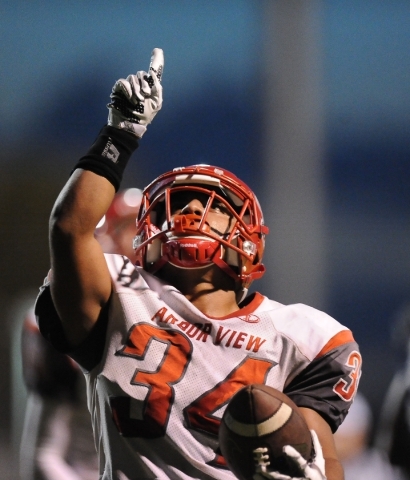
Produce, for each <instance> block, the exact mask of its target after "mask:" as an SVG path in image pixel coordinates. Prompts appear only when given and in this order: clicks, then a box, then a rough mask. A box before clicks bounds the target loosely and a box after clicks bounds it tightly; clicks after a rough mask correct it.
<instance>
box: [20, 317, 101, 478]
mask: <svg viewBox="0 0 410 480" xmlns="http://www.w3.org/2000/svg"><path fill="white" fill-rule="evenodd" d="M22 357H23V376H24V382H25V384H26V387H27V390H28V397H27V407H26V415H25V421H24V427H23V434H22V439H21V445H20V478H21V479H22V480H97V479H98V460H97V454H96V449H95V446H94V439H93V433H92V428H91V420H90V414H89V412H88V409H87V400H86V390H85V381H84V375H83V374H82V372H81V370H80V368H79V367H78V366H77V364H76V363H75V362H74V361H72V360H71V359H70V358H69V357H67V356H65V355H62V354H60V353H58V352H57V351H56V350H55V349H54V348H53V347H52V346H51V344H49V343H48V342H47V341H46V340H45V339H44V338H43V337H42V335H41V334H40V332H39V330H38V328H37V324H36V320H35V317H34V312H33V310H29V311H28V312H27V315H26V318H25V319H24V324H23V331H22Z"/></svg>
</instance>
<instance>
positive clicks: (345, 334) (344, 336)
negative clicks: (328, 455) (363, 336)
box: [316, 330, 355, 358]
mask: <svg viewBox="0 0 410 480" xmlns="http://www.w3.org/2000/svg"><path fill="white" fill-rule="evenodd" d="M354 341H355V339H354V338H353V334H352V332H351V331H350V330H343V331H341V332H339V333H337V334H336V335H335V336H334V337H332V338H331V339H330V340H329V341H328V342H327V343H326V345H325V346H324V347H323V348H322V350H320V352H319V353H318V354H317V355H316V358H319V357H322V356H323V355H326V353H327V352H330V350H333V349H334V348H336V347H339V346H340V345H344V344H345V343H351V342H354Z"/></svg>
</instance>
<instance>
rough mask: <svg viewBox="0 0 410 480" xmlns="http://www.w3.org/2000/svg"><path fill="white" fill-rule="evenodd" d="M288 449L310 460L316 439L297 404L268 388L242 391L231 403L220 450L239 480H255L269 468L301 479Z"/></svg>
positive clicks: (223, 429)
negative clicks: (253, 479) (261, 472)
mask: <svg viewBox="0 0 410 480" xmlns="http://www.w3.org/2000/svg"><path fill="white" fill-rule="evenodd" d="M284 445H291V446H292V447H293V448H295V449H296V450H297V451H298V452H299V453H300V454H301V455H302V456H303V457H304V458H305V459H306V460H310V458H311V454H312V437H311V434H310V431H309V428H308V426H307V423H306V421H305V419H304V417H303V415H302V414H301V412H300V411H299V409H298V407H297V406H296V405H295V403H293V402H292V400H291V399H290V398H289V397H288V396H287V395H285V394H284V393H282V392H280V391H279V390H276V389H275V388H272V387H268V386H267V385H257V384H254V385H249V386H246V387H244V388H242V389H241V390H239V391H238V392H237V393H236V394H235V395H234V396H233V397H232V399H231V400H230V402H229V403H228V405H227V407H226V409H225V412H224V414H223V417H222V422H221V425H220V428H219V447H220V449H221V453H222V455H223V456H224V458H225V461H226V463H227V465H228V467H229V468H230V469H231V471H232V472H233V473H234V474H235V476H236V477H238V478H239V479H240V480H252V476H253V474H254V473H255V472H256V471H257V469H262V470H264V469H265V468H266V470H268V471H269V470H270V471H272V470H275V471H278V472H281V473H283V474H285V475H289V476H290V477H300V476H301V472H300V469H299V468H298V467H296V466H295V465H294V464H293V463H292V462H290V461H289V459H288V457H287V456H286V455H285V454H284V453H283V451H282V448H283V446H284Z"/></svg>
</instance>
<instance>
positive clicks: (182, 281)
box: [158, 264, 239, 318]
mask: <svg viewBox="0 0 410 480" xmlns="http://www.w3.org/2000/svg"><path fill="white" fill-rule="evenodd" d="M159 273H160V275H158V276H160V277H161V278H162V279H163V280H165V281H166V282H168V283H170V284H171V285H173V286H174V287H176V288H177V289H178V290H179V291H180V292H181V293H182V294H183V295H185V297H186V298H187V299H188V300H189V301H190V302H191V303H192V304H193V305H195V307H196V308H198V310H200V311H201V312H202V313H204V314H205V315H208V316H210V317H217V318H218V317H224V316H226V315H229V314H230V313H233V312H236V311H237V310H239V307H238V304H237V302H236V293H235V290H234V288H235V282H234V280H233V279H232V278H231V277H229V276H228V275H227V274H225V273H223V272H222V271H221V270H220V269H219V268H218V267H216V266H215V265H212V266H210V267H209V268H203V269H186V270H185V269H180V268H176V267H173V266H172V265H169V264H168V265H167V266H166V267H164V268H163V269H162V270H161V271H160V272H159Z"/></svg>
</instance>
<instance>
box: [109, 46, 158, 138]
mask: <svg viewBox="0 0 410 480" xmlns="http://www.w3.org/2000/svg"><path fill="white" fill-rule="evenodd" d="M163 71H164V53H163V51H162V50H161V49H160V48H154V50H153V51H152V56H151V63H150V66H149V69H148V73H147V72H144V71H143V70H140V71H139V72H137V73H136V74H135V75H128V77H127V78H126V79H124V78H120V79H119V80H117V81H116V82H115V85H114V86H113V88H112V93H111V95H110V97H111V103H109V104H108V105H107V107H108V110H109V114H108V125H110V126H112V127H115V128H119V129H123V130H126V131H127V132H130V133H132V134H133V135H135V136H137V137H138V138H141V137H142V136H143V135H144V133H145V132H146V130H147V125H148V124H150V123H151V122H152V119H153V118H154V117H155V115H156V114H157V113H158V111H159V110H160V109H161V107H162V85H161V83H160V81H161V78H162V73H163Z"/></svg>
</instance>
